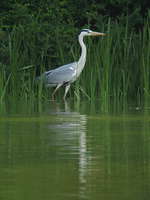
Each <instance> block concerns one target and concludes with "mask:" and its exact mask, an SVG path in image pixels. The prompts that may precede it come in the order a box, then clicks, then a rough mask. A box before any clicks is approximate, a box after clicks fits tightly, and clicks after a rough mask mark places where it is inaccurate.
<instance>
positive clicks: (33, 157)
mask: <svg viewBox="0 0 150 200" xmlns="http://www.w3.org/2000/svg"><path fill="white" fill-rule="evenodd" d="M96 106H97V104H95V105H90V103H87V102H83V103H81V104H80V105H79V104H77V103H74V104H72V103H66V104H64V103H62V102H59V103H58V102H55V103H52V102H48V103H42V104H41V105H32V106H31V105H26V104H25V103H22V102H21V103H17V104H16V105H15V106H14V105H13V106H12V105H11V104H9V105H7V106H6V107H5V109H3V110H2V112H1V114H0V199H4V200H8V199H10V200H27V199H28V200H30V199H31V200H33V199H36V200H41V199H42V200H49V199H52V200H67V199H68V200H78V199H79V200H80V199H81V200H82V199H83V200H84V199H87V200H88V199H89V200H99V199H105V200H116V199H119V200H126V199H127V200H141V199H142V200H143V199H145V200H147V199H149V196H150V192H149V189H150V118H149V112H148V110H143V109H137V107H132V106H128V107H127V110H125V111H124V112H114V111H112V110H111V112H107V113H104V112H101V111H100V110H99V108H98V107H96Z"/></svg>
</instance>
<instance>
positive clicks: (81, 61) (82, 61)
mask: <svg viewBox="0 0 150 200" xmlns="http://www.w3.org/2000/svg"><path fill="white" fill-rule="evenodd" d="M83 37H84V36H83V35H81V34H80V35H79V43H80V46H81V56H80V58H79V61H78V68H77V76H79V75H80V73H81V72H82V70H83V68H84V65H85V62H86V46H85V44H84V42H83Z"/></svg>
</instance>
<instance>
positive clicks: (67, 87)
mask: <svg viewBox="0 0 150 200" xmlns="http://www.w3.org/2000/svg"><path fill="white" fill-rule="evenodd" d="M69 88H70V84H68V85H66V88H65V94H64V97H63V99H64V100H65V98H66V95H67V93H68V91H69Z"/></svg>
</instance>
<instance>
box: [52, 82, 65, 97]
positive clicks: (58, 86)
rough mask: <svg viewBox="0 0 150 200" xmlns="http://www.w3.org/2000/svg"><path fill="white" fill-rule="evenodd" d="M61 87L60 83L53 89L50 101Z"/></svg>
mask: <svg viewBox="0 0 150 200" xmlns="http://www.w3.org/2000/svg"><path fill="white" fill-rule="evenodd" d="M62 85H63V84H62V83H60V84H58V85H57V87H56V88H55V90H54V92H53V93H52V99H54V95H55V93H56V92H57V90H58V89H59V88H60V87H61V86H62Z"/></svg>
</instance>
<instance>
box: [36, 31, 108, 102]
mask: <svg viewBox="0 0 150 200" xmlns="http://www.w3.org/2000/svg"><path fill="white" fill-rule="evenodd" d="M104 35H105V33H99V32H95V31H91V30H89V29H83V30H82V31H81V32H80V34H79V36H78V40H79V44H80V46H81V56H80V58H79V60H78V61H76V62H72V63H69V64H66V65H63V66H60V67H58V68H56V69H52V70H49V71H46V72H44V73H43V74H42V75H41V76H40V77H39V78H40V79H41V78H42V79H43V81H44V83H45V85H46V87H56V88H55V90H54V91H53V93H52V99H54V95H55V93H56V91H57V90H58V89H59V88H60V87H61V86H65V93H64V96H63V99H64V100H65V98H66V95H67V93H68V91H69V88H70V85H71V83H73V82H74V81H75V80H76V79H77V78H78V77H79V75H80V74H81V72H82V70H83V68H84V66H85V62H86V54H87V51H86V46H85V44H84V42H83V38H84V36H104Z"/></svg>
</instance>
